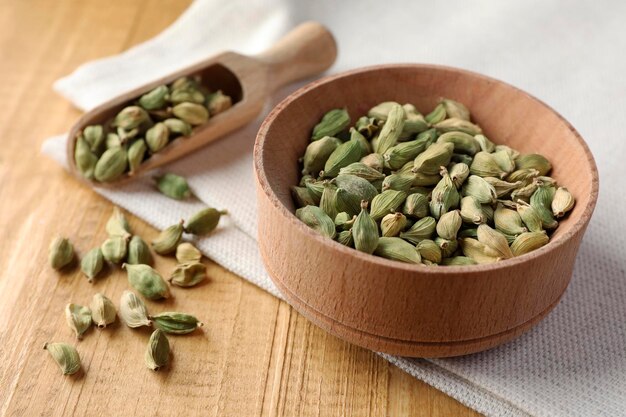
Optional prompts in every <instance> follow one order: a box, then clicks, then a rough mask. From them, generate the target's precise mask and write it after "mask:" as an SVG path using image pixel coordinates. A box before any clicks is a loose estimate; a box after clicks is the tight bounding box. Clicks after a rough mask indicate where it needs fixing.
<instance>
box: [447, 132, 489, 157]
mask: <svg viewBox="0 0 626 417" xmlns="http://www.w3.org/2000/svg"><path fill="white" fill-rule="evenodd" d="M437 143H451V144H452V145H453V146H454V152H455V153H462V154H467V155H474V154H476V153H478V152H479V151H480V144H479V143H478V141H477V140H476V139H474V136H472V135H470V134H467V133H464V132H446V133H444V134H442V135H441V136H439V138H437Z"/></svg>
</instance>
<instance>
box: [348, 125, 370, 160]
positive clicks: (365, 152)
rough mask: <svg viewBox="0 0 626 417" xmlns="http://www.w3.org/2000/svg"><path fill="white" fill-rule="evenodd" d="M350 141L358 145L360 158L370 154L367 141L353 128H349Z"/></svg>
mask: <svg viewBox="0 0 626 417" xmlns="http://www.w3.org/2000/svg"><path fill="white" fill-rule="evenodd" d="M350 140H353V141H356V142H357V143H358V144H359V147H360V148H361V156H365V155H368V154H370V153H371V152H372V145H371V144H370V143H369V141H368V140H367V139H365V136H363V135H362V134H361V133H359V131H358V130H356V129H355V128H353V127H351V128H350Z"/></svg>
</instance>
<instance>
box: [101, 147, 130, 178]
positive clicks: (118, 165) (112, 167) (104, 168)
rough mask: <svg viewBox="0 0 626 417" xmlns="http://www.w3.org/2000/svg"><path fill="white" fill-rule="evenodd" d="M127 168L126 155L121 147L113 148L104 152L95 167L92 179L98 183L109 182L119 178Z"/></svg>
mask: <svg viewBox="0 0 626 417" xmlns="http://www.w3.org/2000/svg"><path fill="white" fill-rule="evenodd" d="M127 167H128V155H127V153H126V149H124V148H123V147H114V148H111V149H107V150H106V151H104V153H103V154H102V156H101V157H100V159H98V162H97V163H96V167H95V168H94V178H95V179H96V180H98V181H100V182H109V181H113V180H116V179H117V178H119V177H120V176H121V175H122V174H123V173H124V172H125V171H126V168H127Z"/></svg>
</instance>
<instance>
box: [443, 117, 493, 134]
mask: <svg viewBox="0 0 626 417" xmlns="http://www.w3.org/2000/svg"><path fill="white" fill-rule="evenodd" d="M434 127H435V128H436V129H438V130H439V131H440V132H444V133H445V132H455V131H456V132H464V133H467V134H470V135H472V136H474V135H478V134H480V133H483V131H482V129H481V128H480V126H478V125H476V124H474V123H472V122H470V121H467V120H463V119H459V118H458V117H450V118H448V119H445V120H442V121H440V122H439V123H434Z"/></svg>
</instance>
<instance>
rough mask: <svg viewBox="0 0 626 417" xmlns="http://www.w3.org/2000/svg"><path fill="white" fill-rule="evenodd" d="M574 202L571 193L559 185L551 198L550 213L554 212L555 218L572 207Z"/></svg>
mask: <svg viewBox="0 0 626 417" xmlns="http://www.w3.org/2000/svg"><path fill="white" fill-rule="evenodd" d="M575 203H576V200H575V199H574V196H573V195H572V193H570V192H569V191H568V189H567V188H565V187H559V188H557V190H556V192H555V193H554V197H553V198H552V203H551V207H552V214H554V216H555V217H556V218H557V219H558V218H560V217H563V216H565V213H567V212H568V211H570V210H571V209H572V208H574V204H575Z"/></svg>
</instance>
